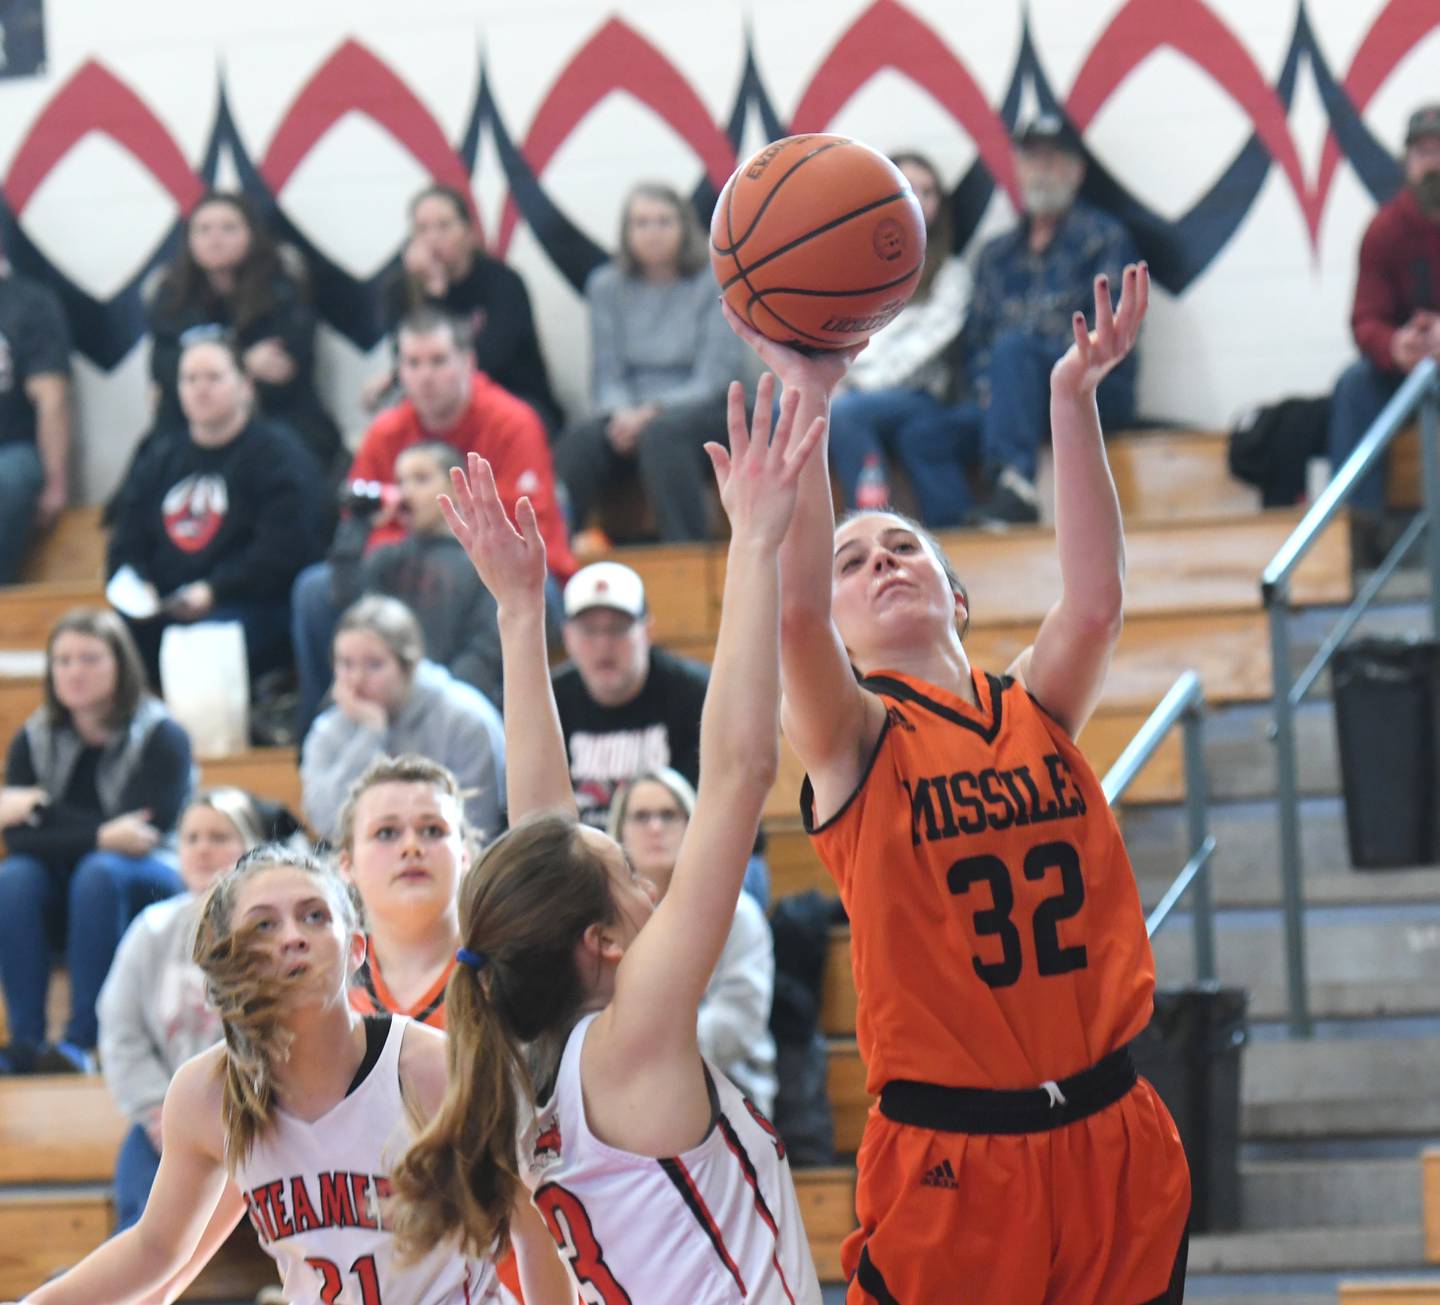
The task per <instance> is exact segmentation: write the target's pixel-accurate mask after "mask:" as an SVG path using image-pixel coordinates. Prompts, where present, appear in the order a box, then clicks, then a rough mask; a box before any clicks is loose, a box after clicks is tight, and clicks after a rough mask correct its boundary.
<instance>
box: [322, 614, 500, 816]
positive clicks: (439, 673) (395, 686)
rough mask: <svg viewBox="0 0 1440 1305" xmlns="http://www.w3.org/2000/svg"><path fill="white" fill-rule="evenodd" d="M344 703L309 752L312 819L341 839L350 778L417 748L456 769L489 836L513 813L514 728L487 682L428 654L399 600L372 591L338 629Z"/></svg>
mask: <svg viewBox="0 0 1440 1305" xmlns="http://www.w3.org/2000/svg"><path fill="white" fill-rule="evenodd" d="M334 651H335V705H334V706H333V707H329V708H327V709H326V710H325V711H323V712H321V714H320V716H319V717H318V718H317V719H316V721H315V725H314V728H313V729H312V730H311V731H310V733H309V735H308V736H307V737H306V739H305V744H304V747H303V749H302V750H301V760H300V781H301V785H302V791H303V795H304V796H303V801H304V804H305V817H306V819H307V820H308V821H309V822H310V827H311V829H313V830H314V831H315V833H316V834H318V835H319V836H320V837H321V838H323V839H326V840H329V841H334V840H335V839H336V837H337V835H338V831H339V829H340V812H341V809H342V807H343V806H344V803H345V795H346V793H347V792H348V791H349V788H350V785H351V784H353V783H354V782H355V780H356V779H358V778H359V777H360V776H361V775H363V774H364V773H365V769H366V767H368V766H369V765H370V764H371V763H372V762H373V761H375V760H376V758H378V757H382V756H386V755H388V756H397V755H399V754H401V753H415V754H417V755H419V756H422V757H429V758H430V759H431V760H432V761H436V762H439V763H440V765H442V766H448V767H449V768H450V770H452V771H453V772H454V773H455V776H456V777H457V779H458V780H459V782H460V784H461V786H462V789H463V791H464V795H465V819H466V820H467V821H468V823H469V825H470V827H471V829H472V830H473V831H474V833H475V836H476V837H477V838H479V839H480V840H481V841H484V840H486V839H489V838H493V837H494V836H495V834H496V833H497V832H498V831H499V829H500V823H501V820H502V819H503V814H504V810H505V792H504V777H505V729H504V726H503V725H502V724H501V722H500V713H499V712H498V711H496V710H495V708H494V706H493V705H492V704H491V702H490V700H489V699H488V698H487V697H486V696H485V695H484V694H483V693H481V692H480V691H479V690H478V689H476V688H473V687H472V686H471V685H468V684H464V683H462V682H461V681H460V680H457V679H455V677H454V676H452V675H451V674H450V672H449V671H447V670H446V669H445V668H444V667H443V666H437V665H436V664H435V663H434V662H431V661H427V660H425V642H424V639H423V637H422V635H421V633H420V625H419V622H417V621H416V619H415V616H414V614H413V613H412V612H411V611H410V609H409V608H408V607H406V606H405V604H404V603H402V602H400V601H399V600H398V599H396V598H386V597H383V596H382V595H379V594H372V595H371V596H370V597H368V598H362V599H361V600H360V601H359V602H358V603H356V604H355V606H354V607H352V608H350V610H349V611H347V612H346V613H345V614H344V615H343V616H342V617H341V618H340V623H339V625H337V626H336V628H335V649H334Z"/></svg>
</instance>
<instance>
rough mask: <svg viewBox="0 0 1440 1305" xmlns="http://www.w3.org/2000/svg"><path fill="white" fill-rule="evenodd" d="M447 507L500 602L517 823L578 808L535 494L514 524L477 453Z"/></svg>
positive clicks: (518, 507)
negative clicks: (553, 664) (548, 617)
mask: <svg viewBox="0 0 1440 1305" xmlns="http://www.w3.org/2000/svg"><path fill="white" fill-rule="evenodd" d="M450 480H451V487H452V489H451V493H450V495H449V496H442V497H441V499H440V510H441V511H442V512H443V513H444V514H445V520H446V521H447V522H448V523H449V525H450V530H451V532H452V533H453V534H454V536H455V538H456V539H458V540H459V541H460V544H461V547H463V548H464V549H465V553H466V555H467V556H468V557H469V558H470V561H471V564H472V565H473V566H474V567H475V571H476V573H477V574H478V575H479V577H480V580H481V582H482V583H483V584H484V585H485V587H486V588H487V589H488V590H489V591H490V592H491V593H492V594H493V595H494V597H495V602H496V604H497V605H498V607H499V612H498V619H499V623H500V655H501V659H502V661H503V664H504V669H505V688H504V696H505V789H506V800H507V802H508V804H509V809H510V823H511V824H512V825H513V824H514V823H515V822H516V821H518V820H521V819H522V818H524V817H525V816H527V815H529V814H531V813H532V812H534V811H556V810H559V811H566V812H569V813H570V814H571V815H574V814H575V812H576V806H575V794H574V791H573V790H572V789H571V787H570V767H569V763H568V762H567V761H566V758H565V735H564V734H563V733H562V732H561V730H560V716H559V713H558V712H557V711H556V708H555V693H554V690H553V689H552V688H551V685H550V662H549V658H548V656H547V653H546V648H545V541H544V539H543V538H542V537H541V535H540V527H539V524H538V523H537V521H536V519H535V509H534V507H532V506H531V503H530V500H529V498H521V499H519V500H518V501H517V502H516V504H515V520H514V521H513V522H512V521H511V520H510V517H509V516H508V515H507V513H506V511H505V507H504V504H502V503H501V502H500V495H499V494H498V493H497V492H496V489H495V475H494V473H493V472H492V471H491V470H490V464H489V463H488V462H486V461H485V459H484V458H482V457H480V456H479V455H478V454H475V453H472V454H470V458H469V466H468V467H467V468H465V469H461V468H460V467H455V468H454V469H452V471H451V472H450Z"/></svg>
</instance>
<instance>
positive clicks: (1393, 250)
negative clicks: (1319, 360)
mask: <svg viewBox="0 0 1440 1305" xmlns="http://www.w3.org/2000/svg"><path fill="white" fill-rule="evenodd" d="M1402 163H1403V166H1404V171H1405V185H1404V186H1403V187H1402V188H1401V190H1400V191H1399V193H1398V194H1396V196H1395V197H1394V198H1393V199H1392V200H1390V201H1389V202H1388V203H1387V204H1384V205H1382V206H1381V207H1380V210H1379V211H1378V212H1377V213H1376V214H1375V216H1374V218H1372V219H1371V221H1370V225H1369V226H1368V227H1367V228H1366V229H1365V236H1364V238H1363V239H1362V240H1361V242H1360V270H1359V275H1358V276H1357V278H1356V281H1355V306H1354V309H1353V310H1352V311H1351V314H1350V329H1351V331H1352V332H1353V334H1354V336H1355V343H1356V344H1357V345H1359V347H1360V358H1359V361H1357V362H1355V363H1352V364H1351V365H1350V366H1349V367H1348V368H1346V370H1345V371H1344V372H1343V373H1342V374H1341V376H1340V379H1339V381H1338V382H1337V383H1336V385H1335V393H1334V395H1333V397H1332V399H1331V403H1330V463H1331V466H1332V467H1333V468H1334V469H1335V470H1336V471H1338V470H1339V469H1340V466H1341V464H1342V463H1344V461H1345V459H1346V458H1347V457H1349V455H1350V453H1351V452H1352V451H1353V450H1354V448H1355V446H1356V445H1357V444H1359V443H1360V440H1361V439H1362V438H1363V437H1364V435H1365V432H1366V430H1368V429H1369V427H1370V424H1371V423H1372V422H1373V421H1374V420H1375V418H1376V417H1378V416H1379V415H1380V410H1381V409H1382V408H1383V407H1384V406H1385V404H1386V403H1387V402H1388V401H1389V399H1390V396H1391V395H1392V394H1394V393H1395V391H1396V389H1398V388H1399V385H1400V382H1401V381H1402V380H1404V379H1405V376H1406V375H1407V374H1408V373H1409V372H1410V371H1411V370H1412V369H1413V368H1414V367H1415V366H1416V364H1418V363H1419V362H1420V360H1421V359H1422V358H1437V359H1440V104H1427V105H1424V106H1423V107H1421V108H1418V109H1416V110H1415V111H1414V112H1413V113H1412V114H1411V115H1410V120H1409V122H1408V124H1407V125H1406V130H1405V154H1404V158H1403V159H1402ZM1350 505H1351V513H1350V520H1351V529H1352V537H1353V543H1354V552H1355V555H1356V560H1357V562H1359V563H1360V564H1362V565H1365V564H1373V563H1375V562H1377V561H1378V560H1379V554H1380V553H1381V551H1382V548H1381V544H1380V530H1381V518H1382V514H1383V512H1384V507H1385V477H1384V469H1383V468H1377V469H1376V470H1375V471H1373V472H1372V473H1371V474H1370V475H1368V476H1366V477H1365V479H1364V480H1363V481H1361V482H1360V484H1359V485H1357V486H1356V488H1355V493H1354V495H1353V496H1352V498H1351V500H1350Z"/></svg>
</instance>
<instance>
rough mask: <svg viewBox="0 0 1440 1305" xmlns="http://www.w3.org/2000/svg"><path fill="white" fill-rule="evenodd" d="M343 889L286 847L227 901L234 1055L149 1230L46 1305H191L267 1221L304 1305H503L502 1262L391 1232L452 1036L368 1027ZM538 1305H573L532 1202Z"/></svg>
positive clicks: (256, 858) (257, 855) (226, 977)
mask: <svg viewBox="0 0 1440 1305" xmlns="http://www.w3.org/2000/svg"><path fill="white" fill-rule="evenodd" d="M358 923H359V922H358V920H357V918H356V914H355V908H354V905H353V903H352V901H351V899H350V896H349V893H348V892H347V891H346V888H345V885H344V884H343V882H342V881H341V880H340V878H339V876H338V875H337V874H336V873H335V872H334V871H332V870H331V869H329V868H328V867H327V866H324V865H322V864H320V863H319V862H317V861H315V860H313V859H312V858H310V857H308V856H305V855H303V854H301V853H296V852H292V851H289V850H287V849H285V848H281V847H278V846H276V845H274V844H270V845H262V846H260V847H259V848H256V849H255V850H254V851H252V852H249V853H247V854H246V855H245V856H244V857H242V858H241V859H240V861H239V862H238V863H237V864H236V865H235V867H234V868H233V869H231V870H229V871H227V872H226V873H225V875H223V876H222V877H221V878H220V879H219V880H218V881H217V883H216V884H215V886H214V887H213V888H212V889H211V890H210V893H209V895H208V896H207V898H206V900H205V905H204V907H203V908H202V910H201V915H200V922H199V925H198V928H197V934H196V941H195V950H194V957H195V962H196V964H198V965H199V966H200V968H201V970H202V971H203V972H204V974H205V977H206V987H207V996H208V998H209V1000H210V1001H211V1003H212V1004H213V1005H214V1006H215V1007H216V1008H217V1010H218V1011H219V1014H220V1017H221V1021H222V1026H223V1028H224V1033H225V1040H224V1042H223V1043H221V1044H220V1045H217V1046H215V1047H212V1048H210V1049H209V1050H208V1051H203V1052H201V1053H200V1054H199V1055H198V1056H195V1057H194V1058H193V1059H191V1060H188V1061H186V1062H185V1064H184V1065H182V1066H181V1067H180V1069H179V1071H178V1072H177V1073H176V1075H175V1077H174V1079H173V1080H172V1082H171V1084H170V1090H169V1092H168V1093H167V1094H166V1097H165V1108H164V1117H163V1125H162V1127H163V1130H164V1146H163V1148H162V1150H161V1153H160V1170H159V1173H158V1175H157V1176H156V1179H155V1186H154V1188H153V1189H152V1191H151V1193H150V1200H149V1203H148V1204H147V1205H146V1207H145V1213H144V1214H143V1215H142V1216H141V1219H140V1222H139V1223H138V1224H136V1225H134V1226H133V1227H131V1228H129V1229H127V1230H126V1231H125V1232H123V1233H120V1234H119V1235H118V1236H116V1237H113V1238H111V1240H110V1241H108V1242H106V1243H105V1244H104V1245H103V1246H101V1247H100V1248H99V1249H97V1250H96V1251H94V1252H92V1253H91V1254H90V1255H89V1256H87V1257H86V1258H85V1259H84V1260H83V1261H82V1262H81V1263H80V1264H79V1265H77V1266H76V1267H75V1268H73V1269H71V1270H70V1271H69V1272H68V1273H66V1274H65V1275H63V1276H62V1277H60V1278H58V1279H56V1280H55V1281H53V1282H49V1283H47V1284H46V1285H45V1286H43V1287H40V1288H38V1289H37V1290H36V1291H35V1292H33V1293H32V1294H31V1295H29V1296H27V1297H26V1300H27V1301H28V1302H31V1303H32V1305H71V1303H72V1302H73V1303H75V1305H81V1303H83V1305H94V1302H96V1301H136V1300H142V1299H143V1300H145V1301H147V1302H149V1301H151V1300H156V1299H159V1300H173V1299H174V1294H173V1293H174V1292H175V1291H176V1290H178V1288H179V1287H180V1286H182V1285H183V1284H184V1283H185V1282H188V1280H189V1278H190V1277H191V1276H193V1273H194V1271H195V1268H196V1266H197V1264H199V1263H203V1258H202V1256H208V1253H209V1252H210V1251H212V1250H213V1249H214V1247H215V1246H216V1245H218V1244H219V1241H220V1240H223V1237H224V1235H225V1234H226V1233H228V1232H229V1231H230V1229H231V1228H233V1227H234V1226H235V1224H236V1223H238V1222H239V1220H240V1218H241V1217H242V1216H243V1215H244V1214H246V1213H247V1212H248V1213H249V1216H250V1220H251V1222H252V1223H253V1224H254V1226H255V1229H256V1231H257V1233H258V1234H259V1237H260V1241H261V1244H262V1245H263V1246H264V1248H265V1250H266V1251H267V1252H268V1253H269V1254H270V1255H271V1256H272V1257H273V1258H274V1259H275V1261H276V1265H277V1267H278V1269H279V1271H280V1276H281V1280H282V1283H283V1287H284V1291H285V1299H286V1300H287V1301H289V1302H291V1305H386V1303H391V1302H393V1303H396V1305H502V1303H503V1302H510V1301H513V1299H514V1298H513V1297H512V1296H511V1295H510V1293H509V1292H508V1291H506V1290H505V1289H504V1288H503V1287H502V1286H501V1285H500V1284H499V1282H498V1281H497V1280H496V1277H495V1271H494V1266H493V1263H492V1262H491V1259H490V1257H489V1256H486V1255H481V1256H476V1257H470V1256H466V1255H463V1254H462V1253H461V1249H460V1246H459V1244H458V1240H457V1239H453V1238H452V1239H449V1240H448V1241H437V1242H436V1243H435V1244H434V1245H432V1246H429V1247H426V1248H425V1249H424V1253H423V1254H421V1255H419V1256H417V1257H415V1258H412V1259H405V1258H403V1257H401V1256H399V1255H398V1254H397V1252H396V1246H395V1238H394V1236H393V1235H392V1234H391V1231H390V1225H389V1217H388V1206H387V1200H386V1197H387V1192H388V1187H389V1181H390V1180H389V1177H388V1173H389V1168H390V1165H391V1163H392V1162H393V1161H394V1160H395V1159H396V1158H398V1154H399V1153H400V1152H403V1150H404V1147H405V1145H406V1143H407V1141H408V1139H409V1137H410V1136H411V1134H412V1132H413V1130H414V1129H415V1127H416V1126H417V1124H419V1123H423V1121H424V1120H426V1119H428V1118H429V1117H430V1116H431V1115H432V1114H433V1113H434V1111H435V1109H436V1107H437V1106H438V1104H439V1102H440V1100H441V1098H442V1097H443V1095H444V1092H445V1086H446V1049H445V1037H444V1035H443V1034H441V1033H439V1032H437V1031H436V1030H434V1029H429V1028H426V1027H424V1026H423V1025H420V1024H418V1023H415V1022H414V1021H411V1020H407V1019H405V1018H404V1017H403V1016H398V1015H397V1016H388V1015H387V1016H383V1017H380V1018H376V1019H364V1018H362V1017H361V1016H359V1015H358V1014H356V1012H354V1011H353V1010H351V1008H350V1005H349V1002H348V1000H347V998H346V990H347V988H348V986H349V982H350V979H351V977H352V976H353V974H354V972H355V970H356V968H357V967H358V966H359V964H360V961H361V959H362V958H363V956H364V953H365V939H364V935H363V934H361V933H360V932H359V930H358ZM510 1231H511V1233H512V1236H513V1238H514V1244H515V1247H516V1256H517V1259H518V1260H519V1263H520V1271H521V1277H522V1279H523V1281H524V1283H525V1292H526V1298H527V1300H528V1301H529V1302H530V1305H573V1302H574V1294H573V1290H572V1289H571V1287H570V1285H569V1277H568V1275H567V1273H566V1272H565V1269H564V1266H563V1265H562V1264H561V1262H560V1260H559V1258H558V1257H557V1255H556V1254H555V1248H554V1244H553V1243H552V1242H551V1240H550V1237H549V1234H548V1233H547V1231H546V1229H545V1226H544V1224H543V1223H542V1222H541V1219H540V1216H539V1214H538V1213H537V1212H536V1211H535V1209H534V1207H533V1206H532V1205H531V1204H530V1202H529V1200H528V1198H527V1199H522V1200H519V1201H517V1202H516V1206H515V1209H514V1210H513V1211H512V1212H511V1222H510Z"/></svg>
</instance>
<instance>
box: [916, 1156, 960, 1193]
mask: <svg viewBox="0 0 1440 1305" xmlns="http://www.w3.org/2000/svg"><path fill="white" fill-rule="evenodd" d="M920 1186H921V1187H943V1188H945V1189H946V1190H947V1191H954V1190H955V1189H956V1188H958V1187H959V1186H960V1184H959V1183H958V1182H957V1181H956V1178H955V1171H954V1170H953V1169H952V1168H951V1167H950V1162H949V1161H948V1160H946V1161H943V1162H942V1163H941V1164H938V1165H936V1166H935V1168H933V1169H931V1170H930V1171H929V1172H928V1173H927V1174H926V1175H925V1176H924V1177H923V1178H922V1179H921V1180H920Z"/></svg>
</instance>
